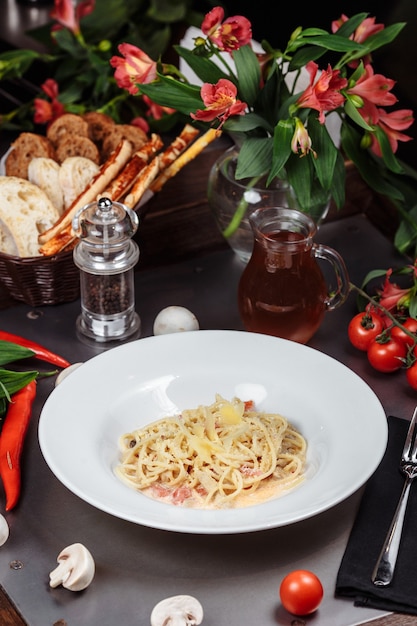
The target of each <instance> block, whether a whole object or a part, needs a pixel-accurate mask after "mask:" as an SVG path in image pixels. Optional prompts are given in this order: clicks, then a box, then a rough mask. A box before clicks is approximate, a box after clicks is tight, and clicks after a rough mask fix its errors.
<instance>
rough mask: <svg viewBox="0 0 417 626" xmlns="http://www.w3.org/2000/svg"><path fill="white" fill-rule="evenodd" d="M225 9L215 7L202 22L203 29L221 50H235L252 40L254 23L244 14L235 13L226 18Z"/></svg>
mask: <svg viewBox="0 0 417 626" xmlns="http://www.w3.org/2000/svg"><path fill="white" fill-rule="evenodd" d="M223 18H224V9H223V8H222V7H214V9H212V10H211V11H210V12H209V13H207V15H206V16H205V17H204V20H203V22H202V24H201V30H202V31H203V33H204V34H205V35H207V37H208V38H209V39H210V41H212V42H213V43H214V44H215V45H216V46H217V47H218V48H219V50H223V51H225V52H233V50H238V49H239V48H241V47H242V46H246V44H248V43H250V42H251V40H252V25H251V23H250V21H249V20H248V19H247V18H246V17H243V15H235V16H234V17H228V18H227V19H225V20H224V22H223Z"/></svg>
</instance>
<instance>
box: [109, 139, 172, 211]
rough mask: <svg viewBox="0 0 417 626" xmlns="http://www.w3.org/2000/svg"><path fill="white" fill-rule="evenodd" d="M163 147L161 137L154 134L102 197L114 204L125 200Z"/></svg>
mask: <svg viewBox="0 0 417 626" xmlns="http://www.w3.org/2000/svg"><path fill="white" fill-rule="evenodd" d="M163 145H164V144H163V142H162V139H161V138H160V137H159V135H156V134H153V135H152V136H151V139H150V141H148V142H147V143H146V144H145V145H144V146H142V148H140V149H139V150H138V151H137V152H135V153H134V154H133V156H132V157H131V158H130V159H129V161H128V162H127V164H126V165H125V166H124V168H123V169H122V171H121V172H120V174H119V175H118V176H116V178H115V179H114V180H113V181H112V182H111V183H110V185H109V186H108V187H106V189H105V190H104V191H103V193H102V194H100V195H101V196H105V197H107V198H110V199H111V200H113V202H117V201H118V200H120V198H123V196H124V195H126V194H127V193H128V191H129V190H130V188H131V187H132V185H133V184H134V183H135V181H136V179H137V178H138V176H139V175H140V173H141V172H142V170H143V168H144V167H145V165H146V164H147V163H148V161H149V159H150V157H151V155H154V154H155V153H156V152H157V151H158V150H160V149H161V148H162V146H163Z"/></svg>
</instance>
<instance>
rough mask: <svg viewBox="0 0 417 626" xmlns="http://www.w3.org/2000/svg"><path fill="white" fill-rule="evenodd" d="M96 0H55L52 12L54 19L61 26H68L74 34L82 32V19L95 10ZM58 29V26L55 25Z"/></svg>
mask: <svg viewBox="0 0 417 626" xmlns="http://www.w3.org/2000/svg"><path fill="white" fill-rule="evenodd" d="M94 7H95V0H83V1H82V2H80V3H79V4H77V5H76V4H75V3H74V2H72V0H55V3H54V8H53V9H52V10H51V12H50V16H51V17H52V19H54V20H56V21H57V22H58V23H59V24H60V26H61V27H64V28H68V30H70V31H71V32H72V33H73V34H74V35H79V34H80V19H81V18H82V17H84V16H86V15H89V14H90V13H92V12H93V11H94ZM55 30H56V27H55Z"/></svg>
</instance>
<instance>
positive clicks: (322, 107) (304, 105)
mask: <svg viewBox="0 0 417 626" xmlns="http://www.w3.org/2000/svg"><path fill="white" fill-rule="evenodd" d="M306 69H307V71H308V73H309V74H310V85H309V86H308V87H307V89H305V91H303V93H302V94H301V96H300V97H299V98H298V100H297V103H296V104H297V107H298V108H300V109H315V110H316V111H318V112H319V122H320V123H321V124H324V122H325V116H324V113H325V112H326V111H333V110H334V109H337V108H338V107H339V106H341V105H342V104H343V102H344V101H345V97H344V96H343V94H341V93H340V90H341V89H344V88H345V87H346V86H347V80H346V78H341V77H340V71H339V70H333V69H332V68H331V66H330V65H328V66H327V70H323V71H322V72H321V73H320V76H319V78H318V80H317V82H315V80H316V76H317V70H318V65H317V63H314V61H310V62H309V63H307V65H306Z"/></svg>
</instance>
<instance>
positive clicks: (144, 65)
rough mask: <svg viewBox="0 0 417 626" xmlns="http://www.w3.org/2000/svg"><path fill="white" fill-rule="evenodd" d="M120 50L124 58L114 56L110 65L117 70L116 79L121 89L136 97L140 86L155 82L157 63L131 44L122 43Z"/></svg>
mask: <svg viewBox="0 0 417 626" xmlns="http://www.w3.org/2000/svg"><path fill="white" fill-rule="evenodd" d="M118 50H119V52H120V54H121V55H123V57H124V58H121V57H117V56H114V57H112V58H111V59H110V65H111V66H112V67H115V68H116V71H115V73H114V78H115V79H116V83H117V85H118V86H119V87H120V88H121V89H126V90H127V91H128V92H129V93H130V94H132V95H135V94H137V93H139V88H138V86H137V85H138V84H144V85H145V84H146V83H151V82H152V81H153V80H155V78H156V61H153V60H152V59H151V58H150V57H149V56H148V55H147V54H146V53H145V52H143V50H141V49H140V48H138V47H137V46H134V45H132V44H130V43H121V44H120V45H119V46H118Z"/></svg>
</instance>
